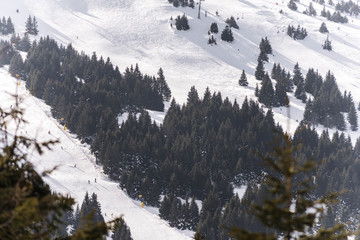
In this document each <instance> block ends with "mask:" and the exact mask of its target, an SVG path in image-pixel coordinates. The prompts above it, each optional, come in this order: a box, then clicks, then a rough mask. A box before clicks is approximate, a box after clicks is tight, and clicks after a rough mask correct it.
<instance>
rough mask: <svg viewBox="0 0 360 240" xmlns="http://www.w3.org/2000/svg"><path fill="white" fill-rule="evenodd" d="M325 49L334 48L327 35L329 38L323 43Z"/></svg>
mask: <svg viewBox="0 0 360 240" xmlns="http://www.w3.org/2000/svg"><path fill="white" fill-rule="evenodd" d="M323 49H325V50H328V51H331V50H332V46H331V41H330V40H329V36H327V38H326V40H325V42H324V44H323Z"/></svg>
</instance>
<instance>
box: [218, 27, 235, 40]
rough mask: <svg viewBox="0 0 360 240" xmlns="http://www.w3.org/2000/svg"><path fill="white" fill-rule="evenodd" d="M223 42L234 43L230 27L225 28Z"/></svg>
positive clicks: (222, 34) (222, 35)
mask: <svg viewBox="0 0 360 240" xmlns="http://www.w3.org/2000/svg"><path fill="white" fill-rule="evenodd" d="M221 40H223V41H226V42H232V41H234V37H233V34H232V31H231V29H230V27H229V26H228V25H227V26H226V27H225V28H224V30H223V31H222V33H221Z"/></svg>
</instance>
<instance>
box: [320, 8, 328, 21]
mask: <svg viewBox="0 0 360 240" xmlns="http://www.w3.org/2000/svg"><path fill="white" fill-rule="evenodd" d="M320 15H321V16H322V17H325V18H326V16H327V12H326V9H325V6H324V8H323V10H321V12H320Z"/></svg>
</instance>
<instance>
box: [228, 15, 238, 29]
mask: <svg viewBox="0 0 360 240" xmlns="http://www.w3.org/2000/svg"><path fill="white" fill-rule="evenodd" d="M225 23H226V24H227V25H228V26H229V27H231V28H236V29H239V25H237V23H236V20H235V18H234V17H233V16H231V17H230V18H227V19H226V20H225Z"/></svg>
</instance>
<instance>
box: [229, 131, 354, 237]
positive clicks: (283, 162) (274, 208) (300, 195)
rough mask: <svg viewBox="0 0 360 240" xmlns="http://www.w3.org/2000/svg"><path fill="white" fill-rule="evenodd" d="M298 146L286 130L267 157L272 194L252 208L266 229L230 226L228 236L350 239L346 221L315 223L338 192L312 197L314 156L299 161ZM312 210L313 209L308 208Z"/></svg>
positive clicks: (333, 201) (335, 200) (267, 179)
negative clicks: (319, 225)
mask: <svg viewBox="0 0 360 240" xmlns="http://www.w3.org/2000/svg"><path fill="white" fill-rule="evenodd" d="M298 148H299V146H296V147H294V146H292V143H291V139H290V137H289V136H288V135H287V134H283V135H282V139H280V141H278V146H277V147H275V148H274V152H273V153H272V154H270V156H268V157H265V158H264V160H265V162H266V164H267V165H268V166H269V167H270V173H269V175H268V176H266V182H265V184H266V187H267V192H268V196H269V198H267V199H265V200H264V202H263V203H262V204H261V205H255V206H253V207H252V208H253V212H254V214H255V216H256V217H257V218H258V219H259V220H260V222H261V223H262V224H263V225H264V226H266V227H267V228H268V229H269V231H268V232H267V233H250V232H248V231H246V230H244V229H239V228H236V227H233V228H230V229H229V236H230V237H231V238H233V239H237V240H245V239H252V240H254V239H261V240H263V239H266V240H269V239H271V240H276V239H279V237H282V239H285V240H290V239H301V240H307V239H309V240H310V239H312V240H320V239H324V240H325V239H326V240H329V239H344V240H345V239H347V237H348V236H349V235H351V234H350V233H349V232H347V230H346V229H345V226H344V225H340V224H339V225H336V226H334V227H332V228H328V229H325V228H320V229H318V230H317V231H312V230H314V228H315V227H316V226H315V225H316V222H317V218H318V217H319V216H320V215H321V214H322V213H323V212H324V210H325V206H326V205H328V204H334V203H336V202H337V197H338V196H339V194H338V193H329V194H327V195H326V196H324V197H321V198H319V199H317V200H312V199H310V197H309V195H310V194H311V192H312V190H313V188H314V186H313V180H312V175H311V174H309V173H310V172H309V171H311V170H312V169H313V168H314V165H315V164H314V162H313V161H312V160H307V161H299V160H297V159H295V158H294V152H295V151H296V150H297V149H298ZM309 210H311V211H309Z"/></svg>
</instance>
